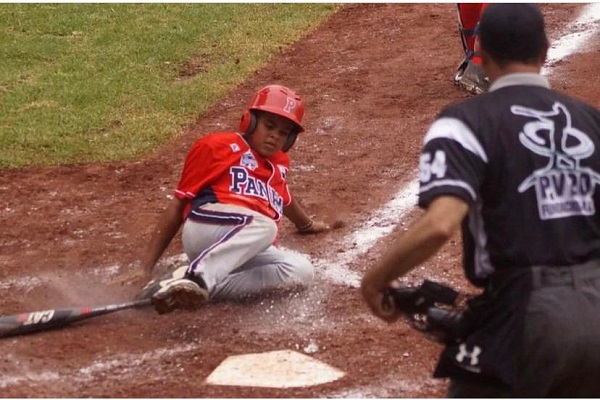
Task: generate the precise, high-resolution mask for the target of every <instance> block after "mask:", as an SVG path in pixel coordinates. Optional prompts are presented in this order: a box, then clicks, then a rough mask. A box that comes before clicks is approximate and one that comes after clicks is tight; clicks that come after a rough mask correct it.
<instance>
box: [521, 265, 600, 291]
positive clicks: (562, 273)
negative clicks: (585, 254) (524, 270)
mask: <svg viewBox="0 0 600 400" xmlns="http://www.w3.org/2000/svg"><path fill="white" fill-rule="evenodd" d="M531 269H532V278H533V287H534V288H540V287H544V286H579V284H580V283H581V282H582V281H584V280H586V279H590V278H600V260H592V261H588V262H586V263H583V264H577V265H571V266H568V267H549V266H535V267H532V268H531Z"/></svg>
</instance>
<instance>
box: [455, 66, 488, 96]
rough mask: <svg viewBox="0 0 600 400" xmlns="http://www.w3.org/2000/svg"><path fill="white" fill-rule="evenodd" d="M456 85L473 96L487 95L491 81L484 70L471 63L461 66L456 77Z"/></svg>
mask: <svg viewBox="0 0 600 400" xmlns="http://www.w3.org/2000/svg"><path fill="white" fill-rule="evenodd" d="M454 83H455V84H456V85H458V86H460V87H462V88H463V89H465V90H466V91H467V92H470V93H473V94H482V93H485V92H487V91H488V89H489V87H490V80H489V79H488V78H487V77H486V76H485V73H484V72H483V68H481V66H480V65H477V64H475V63H473V62H470V61H469V62H468V63H462V64H461V65H460V66H459V68H458V70H457V71H456V74H455V75H454Z"/></svg>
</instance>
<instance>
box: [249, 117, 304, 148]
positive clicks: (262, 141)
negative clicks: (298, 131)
mask: <svg viewBox="0 0 600 400" xmlns="http://www.w3.org/2000/svg"><path fill="white" fill-rule="evenodd" d="M294 127H295V126H294V123H293V122H292V121H290V120H289V119H287V118H284V117H281V116H279V115H276V114H271V113H268V112H261V113H258V117H257V120H256V129H254V132H253V133H252V134H251V135H250V137H249V139H248V143H249V144H250V147H252V149H253V150H254V151H256V152H257V153H258V154H260V155H261V156H263V157H265V158H267V157H271V156H273V155H274V154H275V153H277V152H278V151H281V149H282V148H283V146H284V145H285V142H286V140H287V138H288V136H289V135H290V134H291V133H292V132H293V130H294Z"/></svg>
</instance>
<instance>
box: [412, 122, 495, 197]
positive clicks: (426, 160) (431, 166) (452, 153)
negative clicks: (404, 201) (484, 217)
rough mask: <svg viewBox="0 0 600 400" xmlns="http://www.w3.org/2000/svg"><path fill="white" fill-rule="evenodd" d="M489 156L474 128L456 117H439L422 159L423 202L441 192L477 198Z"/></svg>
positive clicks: (426, 142)
mask: <svg viewBox="0 0 600 400" xmlns="http://www.w3.org/2000/svg"><path fill="white" fill-rule="evenodd" d="M487 163H488V156H487V154H486V151H485V149H484V148H483V146H482V145H481V142H480V141H479V140H478V138H477V137H476V135H475V134H474V133H473V131H472V130H471V129H470V128H469V127H468V126H467V125H466V124H465V123H464V122H463V121H461V120H459V119H457V118H452V117H441V118H439V119H437V120H436V121H435V122H434V123H433V124H432V125H431V127H430V128H429V130H428V131H427V134H426V135H425V139H424V144H423V151H422V152H421V157H420V160H419V185H420V187H419V206H420V207H422V208H427V207H428V206H429V204H430V203H431V202H432V201H433V200H434V199H435V198H436V197H438V196H443V195H452V196H457V197H460V198H461V199H463V200H464V201H465V202H467V203H468V204H469V205H472V204H474V203H475V202H476V201H477V193H478V192H479V189H480V187H481V184H482V181H483V176H484V172H485V166H486V164H487Z"/></svg>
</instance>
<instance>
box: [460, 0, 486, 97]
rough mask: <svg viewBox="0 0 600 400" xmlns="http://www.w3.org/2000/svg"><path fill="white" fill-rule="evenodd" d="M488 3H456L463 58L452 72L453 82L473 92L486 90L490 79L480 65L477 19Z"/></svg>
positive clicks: (477, 92)
mask: <svg viewBox="0 0 600 400" xmlns="http://www.w3.org/2000/svg"><path fill="white" fill-rule="evenodd" d="M489 5H490V3H458V5H457V7H458V25H459V31H460V38H461V41H462V45H463V49H464V51H465V58H464V60H463V61H462V62H461V63H460V64H459V66H458V68H457V70H456V73H455V74H454V83H455V84H456V85H458V86H460V87H461V88H463V89H465V90H466V91H468V92H470V93H473V94H481V93H485V92H487V91H488V88H489V86H490V81H489V79H488V78H487V76H486V75H485V72H484V71H483V68H482V67H481V55H480V53H479V40H478V35H479V28H478V25H479V19H480V18H481V15H482V13H483V11H484V10H485V9H486V8H487V7H488V6H489Z"/></svg>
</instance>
